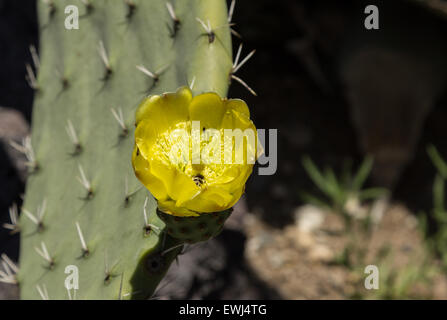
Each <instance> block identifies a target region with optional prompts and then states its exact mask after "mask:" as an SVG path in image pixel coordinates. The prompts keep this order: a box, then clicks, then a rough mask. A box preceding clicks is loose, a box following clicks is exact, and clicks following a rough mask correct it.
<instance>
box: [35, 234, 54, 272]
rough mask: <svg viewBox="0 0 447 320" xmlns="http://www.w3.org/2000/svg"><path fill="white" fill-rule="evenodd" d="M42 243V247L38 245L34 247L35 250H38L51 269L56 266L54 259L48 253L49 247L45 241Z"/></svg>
mask: <svg viewBox="0 0 447 320" xmlns="http://www.w3.org/2000/svg"><path fill="white" fill-rule="evenodd" d="M40 245H41V249H39V248H38V247H34V250H36V252H37V254H38V255H39V256H41V257H42V258H43V259H44V260H45V261H47V262H48V267H49V269H50V270H51V269H53V267H54V259H53V258H52V257H51V256H50V254H49V253H48V249H47V246H46V245H45V242H43V241H42V242H41V244H40Z"/></svg>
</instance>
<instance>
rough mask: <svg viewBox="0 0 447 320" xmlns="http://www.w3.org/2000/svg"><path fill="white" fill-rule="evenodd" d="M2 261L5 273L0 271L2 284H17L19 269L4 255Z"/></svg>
mask: <svg viewBox="0 0 447 320" xmlns="http://www.w3.org/2000/svg"><path fill="white" fill-rule="evenodd" d="M1 260H2V266H3V270H4V271H1V270H0V282H3V283H10V284H17V278H16V274H17V273H18V272H19V268H18V267H17V265H16V264H15V263H14V262H12V260H11V259H9V257H8V256H7V255H6V254H4V253H2V255H1Z"/></svg>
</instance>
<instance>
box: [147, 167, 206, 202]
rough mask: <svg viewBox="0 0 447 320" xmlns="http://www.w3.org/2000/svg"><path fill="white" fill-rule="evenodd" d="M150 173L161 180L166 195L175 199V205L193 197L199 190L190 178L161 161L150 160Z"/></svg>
mask: <svg viewBox="0 0 447 320" xmlns="http://www.w3.org/2000/svg"><path fill="white" fill-rule="evenodd" d="M151 173H152V174H153V175H154V176H155V177H157V178H158V179H160V180H162V181H163V184H164V186H165V188H166V190H167V193H168V196H169V197H170V198H171V199H174V200H175V202H176V205H177V206H181V205H182V204H183V203H184V202H186V201H189V200H192V199H194V197H195V196H197V194H198V192H199V191H200V189H199V187H197V185H196V184H195V183H194V181H193V180H192V178H190V177H188V176H186V175H185V174H184V173H183V172H180V171H178V170H177V169H176V168H175V167H172V166H169V165H166V164H165V163H162V162H161V161H158V160H153V161H151Z"/></svg>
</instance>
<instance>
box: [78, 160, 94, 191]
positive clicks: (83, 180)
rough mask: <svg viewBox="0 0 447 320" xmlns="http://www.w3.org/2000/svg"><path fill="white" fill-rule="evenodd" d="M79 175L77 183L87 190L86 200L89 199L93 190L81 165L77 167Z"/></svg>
mask: <svg viewBox="0 0 447 320" xmlns="http://www.w3.org/2000/svg"><path fill="white" fill-rule="evenodd" d="M78 169H79V173H80V174H81V177H77V178H78V181H79V183H80V184H81V185H82V186H83V187H84V188H85V190H87V197H86V199H91V198H92V197H93V189H92V185H91V183H90V181H88V179H87V177H86V176H85V173H84V169H82V166H81V165H78Z"/></svg>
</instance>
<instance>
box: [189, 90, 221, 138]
mask: <svg viewBox="0 0 447 320" xmlns="http://www.w3.org/2000/svg"><path fill="white" fill-rule="evenodd" d="M224 114H225V106H224V104H223V101H222V99H221V98H220V97H219V95H218V94H216V93H214V92H208V93H203V94H200V95H198V96H195V97H194V98H193V99H192V101H191V104H190V106H189V116H190V119H191V120H192V121H200V125H201V126H202V128H205V129H207V128H213V129H218V128H219V126H220V123H221V122H222V117H223V115H224Z"/></svg>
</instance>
